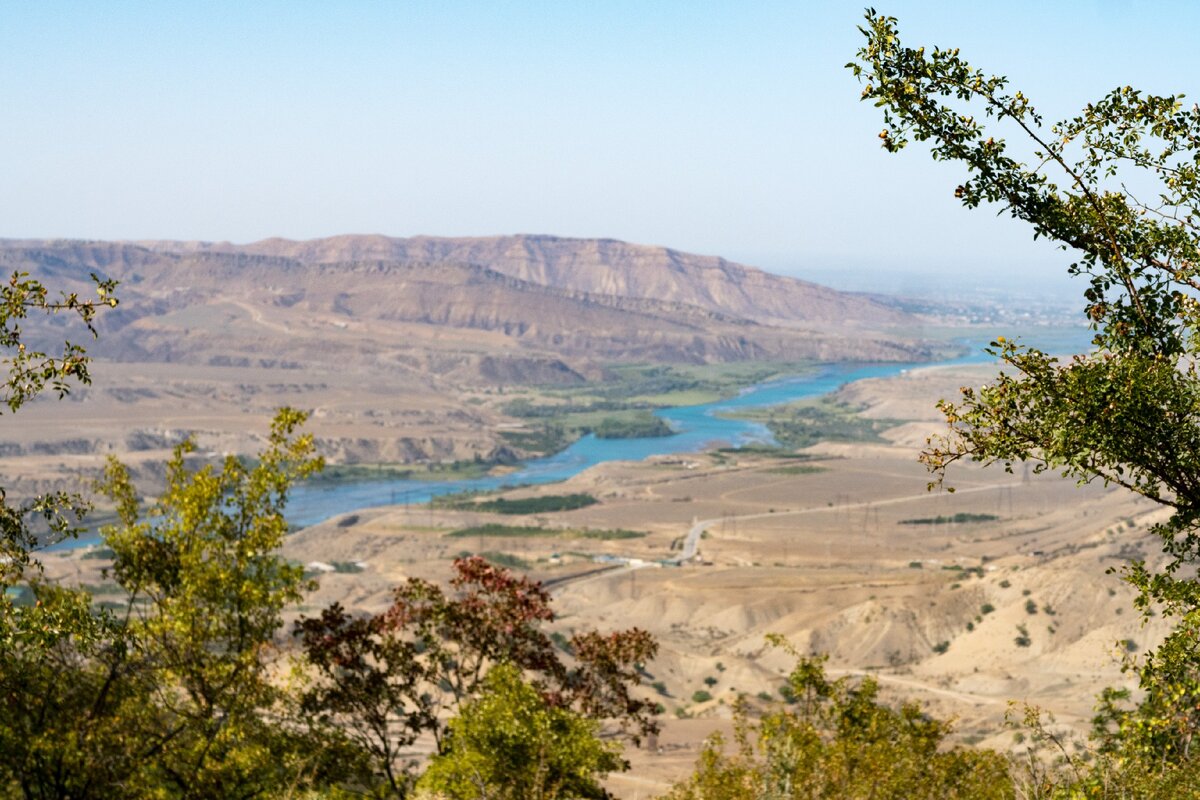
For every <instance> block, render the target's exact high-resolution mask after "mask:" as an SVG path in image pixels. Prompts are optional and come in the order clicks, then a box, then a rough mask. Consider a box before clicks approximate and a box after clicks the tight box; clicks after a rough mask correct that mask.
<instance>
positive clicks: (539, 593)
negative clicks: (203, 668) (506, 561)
mask: <svg viewBox="0 0 1200 800" xmlns="http://www.w3.org/2000/svg"><path fill="white" fill-rule="evenodd" d="M454 570H455V576H454V578H453V579H452V580H451V582H450V587H451V590H452V591H451V593H450V594H447V593H446V592H445V591H443V589H442V588H441V587H440V586H438V585H436V584H433V583H430V582H428V581H425V580H421V579H419V578H410V579H409V580H408V581H407V582H405V583H404V584H403V585H401V586H400V587H398V588H397V589H396V591H395V593H394V602H393V604H392V605H391V606H390V607H389V608H388V609H386V610H385V611H383V612H381V613H380V614H376V615H374V616H355V615H351V614H349V613H348V612H347V611H346V610H345V609H343V608H342V607H341V606H340V605H336V604H335V605H333V606H330V607H329V608H327V609H325V610H324V611H323V612H322V613H321V615H320V616H319V617H315V618H304V619H301V621H300V622H299V623H297V626H296V635H297V636H298V637H299V639H300V643H301V645H302V647H303V649H304V653H305V656H306V658H307V660H308V663H309V664H310V665H311V666H312V668H313V669H314V670H315V672H316V676H315V679H314V681H313V682H312V684H311V686H310V688H309V689H308V690H307V692H306V694H305V697H304V701H303V702H304V708H305V709H306V710H307V711H308V712H309V713H312V714H314V715H316V716H318V717H320V718H322V719H325V720H327V721H328V722H329V723H330V724H336V725H337V726H339V727H340V728H341V729H343V730H345V731H346V732H347V735H348V736H350V737H351V738H352V739H353V740H354V741H355V742H356V743H357V744H358V745H359V746H360V747H361V748H362V749H363V751H364V752H367V753H369V754H370V758H371V760H372V763H373V764H374V770H375V771H376V772H377V774H379V775H382V776H383V777H384V778H385V779H386V782H387V784H388V786H389V787H390V788H391V791H393V792H395V793H396V794H401V795H402V794H404V793H405V792H406V791H407V790H408V787H409V786H410V785H411V784H412V782H413V780H414V778H415V776H416V769H415V765H414V764H412V763H406V762H404V761H403V759H402V758H401V752H402V751H403V749H404V748H406V747H407V746H408V745H411V744H412V743H413V742H414V741H416V739H417V737H418V736H419V735H421V734H422V733H431V734H432V735H433V737H434V739H435V741H436V742H437V746H438V751H439V752H440V753H443V754H444V753H447V752H448V749H447V748H450V747H452V746H453V738H454V737H453V734H452V730H451V729H450V728H448V727H447V723H446V721H445V720H446V719H447V718H448V717H450V716H457V717H459V718H460V719H463V718H464V717H463V715H464V714H466V713H467V712H466V708H467V707H468V706H469V705H470V704H471V703H472V702H473V701H475V700H476V699H478V698H479V697H481V696H482V695H483V694H485V690H486V689H487V687H488V683H487V680H488V675H490V673H491V672H492V671H493V669H494V668H495V667H496V665H498V664H508V665H510V666H511V667H512V668H514V669H517V670H519V671H520V672H521V673H522V674H524V675H525V676H526V678H525V679H526V680H528V681H529V682H530V686H531V687H532V690H534V691H536V692H537V693H538V695H539V697H540V698H541V702H542V703H543V704H544V705H545V706H546V708H547V709H558V710H560V711H561V712H562V713H563V714H568V715H570V714H573V715H577V716H579V717H580V718H582V719H591V720H594V721H602V720H612V721H614V722H616V723H617V724H619V725H620V726H621V728H622V729H623V730H624V731H625V732H627V733H628V734H629V736H630V737H631V738H633V740H634V741H635V742H636V741H638V740H639V738H640V737H641V736H643V735H646V734H650V733H654V732H656V731H657V730H658V723H657V722H656V721H655V719H654V704H653V703H652V702H650V701H648V700H645V699H643V698H640V697H638V696H637V695H636V694H635V693H634V691H633V690H634V689H635V688H636V687H637V686H638V685H639V684H640V683H641V678H642V675H641V670H642V667H643V665H644V664H645V662H647V661H649V660H650V659H651V658H653V657H654V654H655V652H656V651H657V644H656V643H655V642H654V640H653V638H651V636H650V635H649V634H648V633H646V632H645V631H642V630H639V629H637V628H631V629H629V630H626V631H617V632H614V633H611V634H607V635H605V634H600V633H597V632H595V631H585V632H577V633H575V634H574V635H572V636H571V637H570V639H569V640H568V642H567V649H569V650H570V652H571V654H572V659H571V662H570V663H568V662H565V661H564V660H563V659H562V657H561V655H560V648H558V647H556V646H555V644H554V641H553V639H552V638H551V637H550V636H549V635H548V634H547V633H546V632H545V630H544V629H543V626H544V625H545V624H547V623H549V622H552V621H553V619H554V613H553V611H552V610H551V608H550V594H549V592H547V591H546V590H545V589H544V588H543V587H542V586H541V584H539V583H537V582H536V581H531V580H530V579H528V578H526V577H524V576H521V577H517V576H514V575H513V574H512V573H510V572H509V571H508V570H506V569H503V568H501V567H497V566H494V565H492V564H489V563H488V562H487V561H485V560H484V559H482V558H479V557H478V556H473V557H469V558H460V559H457V560H456V561H455V562H454ZM497 680H502V679H499V678H498V679H497ZM492 689H493V690H494V691H502V692H505V693H507V694H508V695H509V696H511V697H512V698H514V699H520V698H521V697H522V696H523V695H522V691H523V690H521V691H518V690H517V689H515V688H513V687H511V686H507V687H506V686H503V685H500V684H497V685H496V686H493V687H492ZM487 708H490V706H483V707H479V708H476V709H475V711H476V713H480V714H484V713H485V712H486V709H487ZM486 713H491V712H486ZM547 713H549V711H548V712H547ZM557 713H558V712H557V711H556V712H555V714H557ZM554 718H555V719H560V718H561V719H567V718H568V717H567V716H561V715H560V716H555V717H554ZM571 718H574V717H571ZM460 724H461V725H469V724H471V723H467V722H462V723H460ZM622 766H623V765H622ZM447 769H448V767H447ZM609 769H611V767H609Z"/></svg>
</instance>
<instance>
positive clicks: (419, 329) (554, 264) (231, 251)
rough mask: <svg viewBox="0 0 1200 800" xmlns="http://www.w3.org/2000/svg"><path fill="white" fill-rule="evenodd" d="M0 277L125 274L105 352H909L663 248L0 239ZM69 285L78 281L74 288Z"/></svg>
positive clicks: (548, 379) (394, 362)
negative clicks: (22, 272)
mask: <svg viewBox="0 0 1200 800" xmlns="http://www.w3.org/2000/svg"><path fill="white" fill-rule="evenodd" d="M0 268H3V269H7V270H13V269H27V270H29V271H31V272H34V273H35V274H42V275H44V276H46V277H47V279H48V280H49V282H50V283H52V284H54V285H59V284H61V283H63V282H66V283H68V284H71V283H76V282H79V281H82V280H83V279H86V276H87V273H88V272H89V271H97V272H100V273H103V274H105V275H108V276H111V277H114V278H116V279H118V280H120V281H121V284H122V287H121V296H122V299H123V302H122V307H121V309H120V311H119V313H117V314H114V315H109V317H110V318H109V319H107V320H105V323H104V324H105V325H106V327H107V329H108V330H107V332H106V336H105V337H104V338H103V339H102V342H101V344H100V345H99V347H100V348H101V350H100V351H98V353H99V354H101V355H107V356H109V357H113V358H120V359H123V360H132V361H167V362H176V363H192V364H243V365H249V366H264V367H271V366H281V365H287V364H289V363H303V364H306V365H313V364H328V365H329V366H331V367H336V368H338V369H346V368H349V367H360V368H368V369H396V368H399V369H404V370H412V371H414V372H417V373H424V374H427V375H439V376H441V377H443V378H447V379H450V380H451V381H452V382H455V380H456V379H458V380H462V381H468V382H475V381H480V380H482V381H485V382H488V383H497V384H503V383H512V382H538V383H541V382H545V383H561V382H571V381H575V380H580V379H582V377H583V376H586V375H595V374H597V372H596V371H597V369H599V367H600V365H602V364H603V363H605V362H614V361H640V362H676V363H712V362H725V361H737V360H779V361H795V360H800V359H820V360H908V359H921V358H923V357H926V356H927V355H928V351H927V349H926V347H925V346H924V345H922V344H919V343H914V342H911V341H904V340H901V339H898V338H897V337H896V336H895V335H894V334H889V333H888V331H887V329H888V328H889V327H893V326H900V325H904V324H906V323H911V322H912V321H911V320H910V319H907V318H906V317H905V316H904V315H903V314H902V313H901V312H898V311H896V310H894V309H891V308H888V307H886V306H883V305H881V304H879V303H876V302H874V301H872V300H869V299H866V298H862V297H859V296H855V295H849V294H845V293H840V292H836V291H833V290H831V289H827V288H824V287H820V286H816V285H814V284H811V283H806V282H804V281H799V280H795V279H791V278H784V277H780V276H776V275H770V274H768V273H765V272H762V271H760V270H755V269H751V268H748V267H743V266H739V265H737V264H732V263H730V262H727V261H725V260H723V259H719V258H712V257H707V256H694V255H689V254H686V253H679V252H676V251H673V250H668V249H665V248H660V247H647V246H642V245H632V244H626V243H624V242H617V241H612V240H585V239H559V238H554V237H546V236H512V237H494V238H478V239H434V238H427V237H420V238H413V239H390V238H386V237H382V236H342V237H335V238H330V239H319V240H314V241H309V242H292V241H287V240H282V239H268V240H265V241H262V242H258V243H255V244H250V245H240V246H238V245H231V244H225V243H220V244H210V243H195V242H145V243H140V244H134V243H110V242H80V241H28V240H26V241H19V240H9V241H5V242H0ZM80 285H82V284H80Z"/></svg>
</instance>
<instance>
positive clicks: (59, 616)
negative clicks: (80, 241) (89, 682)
mask: <svg viewBox="0 0 1200 800" xmlns="http://www.w3.org/2000/svg"><path fill="white" fill-rule="evenodd" d="M92 281H93V283H94V284H95V286H96V298H95V299H81V298H80V297H79V295H78V294H77V293H66V292H62V293H60V294H59V295H58V296H57V297H55V296H54V295H52V294H51V292H50V290H49V289H47V288H46V286H45V285H44V284H42V283H41V282H40V281H38V280H36V279H33V278H31V277H30V276H29V274H28V273H25V272H14V273H13V274H12V276H11V277H10V278H9V280H8V282H7V283H5V284H3V285H0V363H2V364H5V365H7V367H8V374H7V375H6V376H5V377H4V379H3V382H0V400H3V403H4V405H5V406H7V407H8V410H9V412H10V413H12V412H16V411H17V410H18V409H20V408H21V406H22V405H24V404H25V403H26V402H28V401H29V400H32V399H33V398H34V397H36V396H37V395H39V394H41V393H42V392H43V391H50V392H52V393H54V394H57V395H58V396H59V397H60V398H62V397H64V396H65V395H66V394H68V393H69V392H70V389H71V386H72V385H73V384H76V383H79V384H88V383H91V376H90V374H89V372H88V363H89V359H88V356H87V353H86V351H85V350H84V348H83V347H82V346H81V345H78V344H73V343H72V342H71V341H69V340H68V341H65V342H64V343H63V345H62V347H61V348H60V351H59V354H58V355H57V356H56V355H54V354H52V353H48V352H46V351H44V350H41V349H39V348H38V347H37V346H35V345H33V344H31V343H30V341H29V340H28V337H27V335H26V331H25V324H26V322H27V321H29V320H30V317H31V315H34V316H35V318H36V317H54V316H57V315H60V314H65V315H67V316H74V317H75V318H76V319H77V320H78V321H79V322H81V323H82V324H83V326H84V327H85V328H86V329H87V331H88V332H89V333H90V334H91V335H92V336H93V337H94V336H95V335H96V329H95V327H94V326H93V321H94V320H95V317H96V313H97V312H98V311H99V310H100V309H102V308H113V307H115V306H116V305H117V297H116V295H115V293H114V292H115V290H116V282H115V281H111V280H106V279H102V278H99V277H97V276H96V275H95V274H93V275H92ZM0 413H3V412H2V411H0ZM86 510H87V504H86V503H85V502H84V501H83V499H82V498H81V497H79V496H78V495H70V494H66V493H61V492H58V493H53V494H48V495H43V496H39V497H35V498H32V499H30V500H27V501H25V502H23V503H17V504H14V503H12V502H11V501H10V500H9V498H8V496H7V494H6V492H5V491H4V488H3V487H0V648H3V647H7V646H12V645H13V643H14V642H16V641H18V640H25V641H33V640H37V641H40V642H42V643H49V642H51V641H52V640H53V639H54V637H55V636H56V635H57V633H58V632H59V631H62V630H69V629H71V628H73V627H77V626H78V625H80V624H81V623H85V622H87V620H86V618H85V617H81V616H80V614H79V604H78V603H77V602H75V601H74V600H73V599H72V598H70V597H68V596H66V595H59V596H58V597H57V598H56V599H58V600H60V601H61V603H55V604H53V605H51V604H49V603H43V604H42V605H40V606H37V605H35V606H32V607H18V606H16V605H15V604H14V602H13V597H12V595H14V594H16V592H15V591H13V592H10V591H8V590H10V589H14V590H15V589H16V587H17V585H18V584H19V583H22V582H25V581H30V580H34V581H36V580H37V579H38V576H39V574H40V569H39V565H38V563H37V560H36V559H35V558H34V557H33V556H32V552H33V551H35V550H36V549H37V547H38V546H39V543H44V542H45V541H46V540H50V539H53V538H61V537H63V536H66V535H70V534H73V533H75V532H76V530H77V528H78V525H79V523H80V522H81V521H82V519H83V515H84V513H85V512H86ZM2 652H3V651H0V657H2Z"/></svg>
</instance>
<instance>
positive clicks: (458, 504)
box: [430, 493, 598, 514]
mask: <svg viewBox="0 0 1200 800" xmlns="http://www.w3.org/2000/svg"><path fill="white" fill-rule="evenodd" d="M597 502H598V501H597V500H596V498H595V497H592V496H591V495H590V494H582V493H580V494H549V495H543V496H540V497H519V498H517V499H515V500H509V499H507V498H504V497H497V498H495V499H494V500H479V499H477V498H476V496H475V495H473V494H470V493H462V494H453V495H442V496H441V497H435V498H433V500H431V501H430V505H432V506H433V507H434V508H444V509H449V510H452V511H488V512H491V513H494V514H548V513H552V512H555V511H574V510H575V509H578V508H587V507H588V506H591V505H595V504H596V503H597Z"/></svg>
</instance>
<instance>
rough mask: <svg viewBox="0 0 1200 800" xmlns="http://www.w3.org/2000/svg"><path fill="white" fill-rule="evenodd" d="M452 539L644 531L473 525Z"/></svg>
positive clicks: (639, 534)
mask: <svg viewBox="0 0 1200 800" xmlns="http://www.w3.org/2000/svg"><path fill="white" fill-rule="evenodd" d="M446 536H447V537H449V538H451V539H470V538H472V537H478V538H503V539H601V540H610V539H641V538H643V537H645V536H646V533H645V532H644V531H631V530H626V529H624V528H614V529H601V528H540V527H535V526H531V525H500V524H497V523H488V524H486V525H471V526H469V527H466V528H459V529H458V530H456V531H452V532H450V533H448V534H446Z"/></svg>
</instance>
